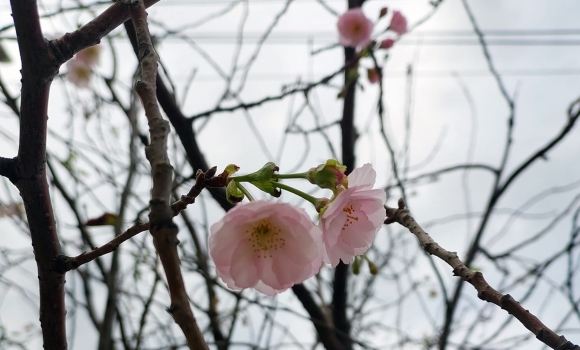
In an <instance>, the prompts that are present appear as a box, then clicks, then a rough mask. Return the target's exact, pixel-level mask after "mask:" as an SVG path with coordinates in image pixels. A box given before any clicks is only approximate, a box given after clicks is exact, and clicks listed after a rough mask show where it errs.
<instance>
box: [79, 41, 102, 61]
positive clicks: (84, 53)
mask: <svg viewBox="0 0 580 350" xmlns="http://www.w3.org/2000/svg"><path fill="white" fill-rule="evenodd" d="M100 56H101V45H93V46H89V47H87V48H86V49H84V50H81V51H79V52H77V54H76V56H75V58H76V59H77V60H79V61H81V62H84V63H86V64H87V65H89V66H93V65H95V64H97V63H99V58H100Z"/></svg>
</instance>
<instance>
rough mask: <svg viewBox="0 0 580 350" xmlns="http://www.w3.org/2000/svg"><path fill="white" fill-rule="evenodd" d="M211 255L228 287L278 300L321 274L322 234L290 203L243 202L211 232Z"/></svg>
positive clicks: (216, 224)
mask: <svg viewBox="0 0 580 350" xmlns="http://www.w3.org/2000/svg"><path fill="white" fill-rule="evenodd" d="M209 254H210V256H211V257H212V259H213V261H214V263H215V266H216V270H217V274H218V276H219V277H220V278H221V279H222V280H223V281H224V282H225V283H226V285H227V286H228V288H230V289H233V290H241V289H245V288H254V289H256V290H257V291H259V292H262V293H264V294H266V295H269V296H274V295H276V294H278V293H280V292H283V291H285V290H286V289H288V288H290V287H292V286H293V285H294V284H297V283H302V282H303V281H304V280H306V279H308V278H310V277H312V276H313V275H314V274H316V273H317V272H318V271H319V270H320V267H321V265H322V259H323V247H322V232H321V231H320V229H319V228H318V227H317V226H315V225H314V224H313V223H312V221H311V220H310V218H309V217H308V215H307V214H306V212H305V211H304V210H303V209H299V208H296V207H294V206H292V205H290V204H287V203H276V202H268V201H253V202H249V203H242V204H238V205H237V206H235V207H234V208H233V209H231V210H230V211H229V212H227V213H226V215H225V216H224V217H223V218H222V219H221V220H220V221H219V222H217V223H215V224H214V225H213V226H212V227H211V228H210V235H209Z"/></svg>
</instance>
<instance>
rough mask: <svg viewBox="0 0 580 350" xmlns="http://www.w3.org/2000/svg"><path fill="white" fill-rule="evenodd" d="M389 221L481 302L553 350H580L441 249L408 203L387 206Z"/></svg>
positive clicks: (481, 275) (454, 254)
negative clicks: (413, 238)
mask: <svg viewBox="0 0 580 350" xmlns="http://www.w3.org/2000/svg"><path fill="white" fill-rule="evenodd" d="M385 209H386V213H387V220H385V224H390V223H394V222H397V223H399V224H401V225H402V226H404V227H405V228H407V229H408V230H409V231H410V232H411V233H413V234H414V235H415V236H416V237H417V239H418V240H419V244H420V245H421V247H422V248H423V249H424V250H425V251H426V252H427V253H429V254H431V255H435V256H437V257H438V258H440V259H441V260H443V261H444V262H446V263H447V264H448V265H449V266H451V267H452V268H453V274H454V275H455V276H459V277H461V279H462V280H463V281H465V282H467V283H469V284H471V285H472V286H473V287H474V288H475V289H476V290H477V296H478V297H479V298H480V299H481V300H485V301H487V302H489V303H492V304H495V305H497V306H499V307H501V308H502V309H504V310H506V311H507V312H508V313H509V314H510V315H512V316H514V317H515V318H516V319H518V321H520V323H521V324H522V325H524V326H525V327H526V328H527V329H528V330H529V331H530V332H532V333H534V335H535V336H536V338H537V339H538V340H540V341H541V342H542V343H544V344H546V345H548V346H549V347H550V348H552V349H558V350H579V349H580V347H579V346H578V345H574V344H572V343H571V342H569V341H568V340H567V339H566V338H565V337H564V336H559V335H558V334H556V333H555V332H554V331H552V330H551V329H550V328H548V327H547V326H546V325H544V324H543V323H542V322H541V321H540V320H539V319H538V318H537V317H536V316H535V315H534V314H532V313H531V312H529V311H528V310H526V309H524V308H523V307H522V306H521V305H520V304H519V303H518V302H517V301H516V300H514V298H512V297H511V296H510V295H509V294H505V295H504V294H501V293H500V292H498V291H497V290H495V289H494V288H492V287H491V286H490V285H489V284H488V283H487V281H486V280H485V278H483V274H482V273H481V272H475V271H472V270H470V269H469V268H468V267H467V266H466V265H465V264H464V263H463V262H462V261H461V260H460V259H459V256H458V255H457V253H456V252H450V251H448V250H445V249H444V248H443V247H441V246H440V245H439V244H438V243H437V242H435V241H434V240H433V238H431V236H429V234H428V233H427V232H425V230H423V228H421V226H419V224H418V223H417V222H416V221H415V219H414V218H413V217H412V216H411V215H410V214H409V210H408V209H405V201H404V200H403V199H399V203H398V208H397V209H395V208H390V207H388V206H385Z"/></svg>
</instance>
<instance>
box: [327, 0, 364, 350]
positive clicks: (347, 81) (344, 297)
mask: <svg viewBox="0 0 580 350" xmlns="http://www.w3.org/2000/svg"><path fill="white" fill-rule="evenodd" d="M361 4H362V1H359V0H348V8H349V9H351V8H356V7H360V6H361ZM353 62H358V55H357V53H356V49H355V48H352V47H345V48H344V66H345V67H348V68H347V69H346V70H345V73H344V89H345V94H344V105H343V110H342V119H341V121H340V128H341V133H342V134H341V136H342V139H341V145H342V164H344V165H346V168H347V173H350V172H351V171H352V169H354V167H355V165H356V161H355V144H356V139H357V132H356V128H355V125H354V107H355V97H356V85H357V78H356V74H350V73H351V71H352V70H357V69H358V66H357V65H356V63H355V64H354V65H353ZM349 271H350V269H349V266H348V265H346V264H344V263H343V262H342V261H341V262H339V264H338V265H337V266H336V269H335V270H334V283H333V294H332V316H333V323H334V327H335V328H336V330H337V332H336V336H337V338H338V339H339V341H340V342H341V343H342V345H343V348H344V349H346V350H349V349H352V340H351V339H350V321H349V320H348V317H347V314H346V309H347V301H348V290H347V287H348V274H349ZM344 335H348V336H344Z"/></svg>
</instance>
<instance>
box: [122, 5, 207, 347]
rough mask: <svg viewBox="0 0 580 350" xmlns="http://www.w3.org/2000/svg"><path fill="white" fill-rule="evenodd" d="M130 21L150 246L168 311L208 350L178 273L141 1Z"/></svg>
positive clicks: (165, 127) (168, 169)
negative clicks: (148, 186) (147, 179)
mask: <svg viewBox="0 0 580 350" xmlns="http://www.w3.org/2000/svg"><path fill="white" fill-rule="evenodd" d="M129 2H130V5H129V11H130V13H131V20H132V22H133V25H134V26H135V33H136V36H137V42H138V47H139V62H140V65H141V74H142V75H141V80H140V81H139V82H137V88H136V89H137V93H138V94H139V97H141V101H142V102H143V107H144V109H145V115H146V116H147V121H148V123H149V132H150V134H151V143H150V144H149V145H148V146H147V147H146V148H145V154H146V156H147V159H148V160H149V162H150V163H151V170H152V176H153V189H152V191H151V201H150V207H151V212H150V213H149V221H150V228H149V230H150V232H151V235H152V236H153V244H154V245H155V249H156V250H157V253H158V254H159V259H160V260H161V264H162V265H163V269H164V270H165V276H166V278H167V285H168V287H169V296H170V298H171V305H170V306H169V308H168V312H169V313H170V314H171V315H172V316H173V319H174V320H175V322H176V323H177V324H178V325H179V327H180V328H181V330H182V331H183V334H184V335H185V338H186V339H187V343H188V344H189V347H190V348H192V349H207V348H208V347H207V344H206V342H205V340H204V338H203V335H202V334H201V331H200V330H199V327H198V326H197V322H196V320H195V317H194V316H193V312H192V310H191V306H190V304H189V298H188V296H187V292H186V290H185V284H184V281H183V276H182V274H181V267H180V260H179V254H178V251H177V244H179V241H178V240H177V233H178V228H177V225H175V224H174V223H173V211H172V210H171V207H170V206H169V200H170V198H171V187H172V178H173V167H172V166H171V164H170V162H169V157H168V155H167V137H168V134H169V131H170V127H169V122H167V121H166V120H164V119H163V117H162V116H161V111H160V110H159V105H158V104H157V97H156V78H157V63H158V58H157V54H156V52H155V49H154V48H153V45H152V43H151V37H150V34H149V27H148V25H147V12H145V6H144V5H143V2H142V0H139V1H133V0H129Z"/></svg>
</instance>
